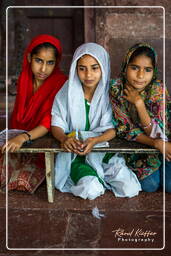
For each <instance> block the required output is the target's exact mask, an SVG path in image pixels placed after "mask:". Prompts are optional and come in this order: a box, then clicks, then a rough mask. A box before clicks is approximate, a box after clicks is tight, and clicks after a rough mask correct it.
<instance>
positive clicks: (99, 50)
mask: <svg viewBox="0 0 171 256" xmlns="http://www.w3.org/2000/svg"><path fill="white" fill-rule="evenodd" d="M85 54H88V55H91V56H92V57H94V58H95V59H96V60H97V61H98V63H99V64H100V67H101V71H102V78H101V80H100V81H99V84H98V86H97V88H96V90H95V92H94V95H93V98H92V101H91V105H90V111H89V122H90V131H93V132H105V131H106V130H108V129H110V128H113V123H112V108H111V105H110V102H109V95H108V90H109V78H110V61H109V55H108V53H107V52H106V51H105V49H104V48H103V47H102V46H100V45H98V44H95V43H86V44H83V45H81V46H80V47H79V48H78V49H77V50H76V52H75V54H74V56H73V60H72V64H71V68H70V73H69V79H68V81H67V82H66V83H65V84H64V86H63V87H62V89H61V90H60V91H59V92H58V94H57V95H56V97H55V99H54V103H53V107H52V126H58V127H60V128H62V129H63V130H64V132H65V133H69V132H72V131H73V130H74V131H76V130H80V131H83V130H85V126H86V109H85V101H84V92H83V88H82V84H81V82H80V80H79V78H78V75H77V70H76V65H77V61H78V60H79V59H80V57H82V56H83V55H85ZM104 155H105V153H89V154H87V155H86V162H87V163H88V164H89V165H90V166H91V167H92V168H93V169H94V170H96V172H97V174H98V176H99V177H100V178H101V179H102V180H103V181H104V184H105V171H106V170H107V167H106V166H105V167H104V165H103V163H102V159H103V157H104ZM75 157H76V155H75V154H73V153H58V155H57V157H56V163H55V186H56V188H57V189H59V190H60V191H62V192H72V193H73V194H74V195H78V196H81V197H82V198H89V199H94V198H95V197H97V196H99V195H101V194H103V193H104V190H105V188H104V186H103V185H102V184H100V183H99V181H98V179H97V177H92V176H90V177H89V178H88V177H83V178H82V179H81V180H80V181H79V182H78V183H79V184H77V185H76V186H75V185H74V184H73V182H72V180H71V178H70V170H71V163H72V161H73V160H74V159H75ZM112 159H113V160H111V161H113V163H114V162H115V160H116V157H115V156H114V157H112ZM122 160H123V159H122ZM111 161H110V163H111ZM110 167H111V165H110ZM121 169H122V168H120V172H118V174H117V176H118V178H119V174H121V172H123V170H121ZM124 172H128V173H129V174H130V175H131V177H132V179H131V180H125V181H123V182H125V183H128V184H130V181H132V183H131V184H130V186H127V187H129V189H128V188H127V189H125V191H124V193H122V194H121V192H120V191H122V189H120V191H119V193H117V190H113V191H114V193H115V195H116V196H134V195H137V194H138V192H139V191H140V190H141V188H140V184H139V182H138V179H137V178H136V175H135V174H134V173H132V172H131V171H130V170H129V169H128V168H127V167H126V166H124ZM125 174H126V173H125ZM108 176H109V175H108ZM115 176H116V175H115ZM121 176H122V179H123V177H124V175H123V174H122V175H121ZM127 176H128V175H127ZM83 179H84V180H83ZM88 179H89V180H88ZM80 183H81V184H80ZM108 183H109V180H108ZM99 184H100V185H99ZM118 184H119V183H118ZM80 186H81V188H80ZM106 187H109V186H107V183H106ZM83 190H84V191H83ZM92 191H93V192H92Z"/></svg>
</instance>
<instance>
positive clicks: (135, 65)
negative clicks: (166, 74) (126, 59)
mask: <svg viewBox="0 0 171 256" xmlns="http://www.w3.org/2000/svg"><path fill="white" fill-rule="evenodd" d="M128 66H134V67H138V68H140V66H139V65H137V64H133V63H132V64H128ZM144 68H151V69H153V66H150V67H148V66H145V67H144Z"/></svg>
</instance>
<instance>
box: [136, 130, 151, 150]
mask: <svg viewBox="0 0 171 256" xmlns="http://www.w3.org/2000/svg"><path fill="white" fill-rule="evenodd" d="M136 141H137V142H139V143H142V144H145V145H148V146H151V147H155V139H153V138H150V137H149V136H147V135H146V134H143V133H141V134H139V135H138V136H137V137H136Z"/></svg>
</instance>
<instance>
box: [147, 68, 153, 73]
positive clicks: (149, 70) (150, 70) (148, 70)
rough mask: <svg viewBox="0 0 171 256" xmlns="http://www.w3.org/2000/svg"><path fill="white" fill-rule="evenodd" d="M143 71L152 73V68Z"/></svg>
mask: <svg viewBox="0 0 171 256" xmlns="http://www.w3.org/2000/svg"><path fill="white" fill-rule="evenodd" d="M145 71H146V72H152V71H153V69H152V68H145Z"/></svg>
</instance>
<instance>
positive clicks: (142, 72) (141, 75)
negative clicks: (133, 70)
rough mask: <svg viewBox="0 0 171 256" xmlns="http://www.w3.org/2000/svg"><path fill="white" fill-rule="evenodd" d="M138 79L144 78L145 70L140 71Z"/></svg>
mask: <svg viewBox="0 0 171 256" xmlns="http://www.w3.org/2000/svg"><path fill="white" fill-rule="evenodd" d="M137 76H138V78H143V77H144V70H143V69H139V71H138V73H137Z"/></svg>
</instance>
